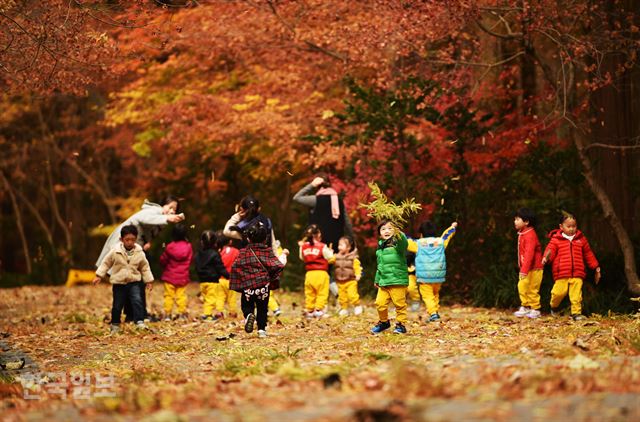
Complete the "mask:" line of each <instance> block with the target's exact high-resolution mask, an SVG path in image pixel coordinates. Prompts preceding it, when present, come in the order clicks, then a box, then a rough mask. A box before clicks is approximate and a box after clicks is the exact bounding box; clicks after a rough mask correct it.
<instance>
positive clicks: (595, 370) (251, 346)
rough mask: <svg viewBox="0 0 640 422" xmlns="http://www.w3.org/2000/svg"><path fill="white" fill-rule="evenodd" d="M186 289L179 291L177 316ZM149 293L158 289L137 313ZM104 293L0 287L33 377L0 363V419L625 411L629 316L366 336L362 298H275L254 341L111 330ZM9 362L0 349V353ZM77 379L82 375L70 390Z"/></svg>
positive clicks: (368, 317) (463, 313) (454, 321)
mask: <svg viewBox="0 0 640 422" xmlns="http://www.w3.org/2000/svg"><path fill="white" fill-rule="evenodd" d="M196 293H197V286H196V285H192V286H190V287H189V296H190V302H189V310H190V313H191V315H193V316H197V315H199V312H200V306H201V305H200V303H199V301H198V299H197V298H196ZM161 297H162V289H161V286H160V285H159V284H158V285H156V288H155V290H154V291H153V292H152V299H151V301H150V302H151V303H152V308H154V307H156V306H158V305H159V304H160V303H161ZM110 299H111V295H110V290H109V289H108V288H106V287H105V286H99V287H92V286H80V287H75V288H72V289H65V288H63V287H24V288H19V289H7V290H0V332H1V333H5V334H4V336H5V337H6V338H5V339H4V340H3V341H5V342H6V343H7V344H8V345H10V347H11V348H12V350H20V351H21V352H23V353H25V354H27V355H28V357H30V358H31V359H33V361H34V362H35V363H34V365H35V364H37V366H38V368H39V370H40V371H41V373H42V374H45V375H46V376H48V377H49V378H46V376H45V379H44V381H48V382H49V384H47V383H43V384H41V385H33V384H29V382H28V380H29V374H30V373H31V372H23V371H21V370H13V371H12V370H7V371H3V372H1V374H2V376H1V378H0V399H1V402H0V414H1V415H2V417H1V419H3V420H37V419H40V418H42V419H50V418H51V417H54V418H56V419H71V420H74V419H77V420H80V419H82V420H85V419H92V420H111V419H113V418H114V417H117V418H121V419H123V420H134V419H135V420H138V419H140V417H141V416H144V417H147V418H149V420H162V421H167V420H178V415H181V416H182V417H184V418H186V419H188V420H211V419H212V418H215V419H217V420H273V421H279V420H308V421H311V420H314V421H315V420H345V421H346V420H429V421H431V420H454V419H457V420H460V419H464V420H487V419H499V420H513V418H516V419H517V420H527V419H528V420H556V419H560V418H566V417H570V418H571V419H572V420H596V419H597V420H638V419H639V418H640V318H638V316H609V317H592V318H590V319H588V320H586V321H581V322H573V321H570V320H569V319H568V318H566V317H563V318H551V317H545V318H541V319H539V320H520V319H516V318H515V317H512V316H511V314H510V313H507V312H504V311H500V310H489V309H478V308H468V307H450V308H444V309H443V310H442V315H443V317H444V318H443V322H442V323H439V324H433V323H432V324H426V323H424V322H423V321H422V318H421V314H410V322H409V324H408V329H409V333H408V334H407V335H394V334H391V333H388V334H387V333H384V334H382V335H379V336H373V335H370V334H368V329H369V328H370V326H371V325H372V324H373V323H375V321H376V316H375V315H376V314H375V310H374V309H373V308H372V307H371V306H368V307H367V308H366V312H365V314H364V315H361V316H359V317H354V316H351V317H347V318H340V317H337V316H331V317H329V318H324V319H320V320H311V321H309V320H306V319H304V318H302V316H301V312H300V307H299V306H298V305H297V304H300V303H301V302H302V296H301V295H300V294H299V293H285V294H282V295H281V301H282V305H283V310H284V313H283V315H281V316H280V318H279V320H278V321H275V320H274V319H273V318H272V320H271V321H270V326H269V328H268V332H269V336H268V338H266V339H258V338H257V336H256V335H255V333H253V334H246V333H244V331H243V330H242V325H241V322H240V321H239V320H229V319H225V320H222V321H218V322H215V323H201V322H199V321H196V320H193V321H173V322H160V323H153V324H151V326H152V331H145V332H137V331H135V330H134V329H133V328H132V327H130V326H127V327H126V328H125V330H124V333H122V334H118V335H114V336H111V335H109V334H108V324H107V322H105V320H108V314H109V308H110ZM369 305H370V304H369ZM231 334H233V335H231ZM5 348H7V347H5ZM11 359H12V358H11V355H9V354H8V353H6V352H5V353H2V354H0V362H3V363H9V364H10V365H11V364H13V362H8V361H10V360H11ZM24 374H27V375H26V376H25V375H24ZM52 374H64V375H66V377H65V382H64V385H63V386H59V388H58V389H54V388H52V384H55V383H54V382H53V381H54V379H55V377H54V376H53V375H52ZM78 374H80V375H83V376H88V377H89V378H90V382H89V383H88V384H83V385H84V386H85V387H87V388H86V390H82V391H83V392H84V393H85V394H82V392H81V391H80V388H81V383H80V382H79V378H73V377H74V376H76V377H78ZM106 375H111V376H113V380H114V383H113V384H109V385H108V386H107V387H108V388H107V389H106V390H104V389H103V390H99V389H98V388H97V387H98V385H96V381H95V379H96V376H106ZM25 386H26V387H27V389H26V390H25V389H24V388H23V387H25ZM99 392H102V393H111V394H102V395H104V396H109V395H113V396H114V397H98V396H99V395H100V394H98V393H99ZM27 393H33V394H34V395H36V394H37V396H38V397H37V399H24V396H25V394H27ZM389 418H390V419H389Z"/></svg>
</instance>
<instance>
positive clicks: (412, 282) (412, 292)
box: [407, 274, 420, 302]
mask: <svg viewBox="0 0 640 422" xmlns="http://www.w3.org/2000/svg"><path fill="white" fill-rule="evenodd" d="M416 280H417V277H416V275H415V274H409V286H408V287H407V293H409V299H411V300H413V301H414V302H419V301H420V292H419V291H418V283H417V282H416Z"/></svg>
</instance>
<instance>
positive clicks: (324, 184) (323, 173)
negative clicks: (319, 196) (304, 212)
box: [316, 172, 331, 188]
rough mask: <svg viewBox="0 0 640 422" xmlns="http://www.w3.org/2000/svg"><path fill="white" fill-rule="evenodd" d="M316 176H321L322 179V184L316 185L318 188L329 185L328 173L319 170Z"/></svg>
mask: <svg viewBox="0 0 640 422" xmlns="http://www.w3.org/2000/svg"><path fill="white" fill-rule="evenodd" d="M316 177H322V180H324V181H323V182H322V184H321V185H320V186H318V187H319V188H328V187H329V186H331V179H329V175H328V174H327V173H325V172H320V173H318V174H316Z"/></svg>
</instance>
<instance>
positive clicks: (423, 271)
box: [416, 221, 458, 322]
mask: <svg viewBox="0 0 640 422" xmlns="http://www.w3.org/2000/svg"><path fill="white" fill-rule="evenodd" d="M457 226H458V223H456V222H454V223H453V224H451V226H450V227H449V228H448V229H447V230H445V231H444V233H442V236H440V237H436V226H435V225H434V224H433V223H432V222H430V221H425V222H424V223H422V224H421V225H420V239H418V241H417V242H416V243H417V249H418V250H417V252H416V278H417V280H416V281H417V283H418V289H419V290H420V296H422V299H423V300H424V304H425V305H426V307H427V313H428V314H429V321H430V322H435V321H440V315H439V314H438V309H439V307H440V287H442V283H444V280H445V276H446V274H447V259H446V256H445V253H444V250H445V249H446V248H447V246H448V245H449V241H450V240H451V238H452V237H453V236H454V235H455V233H456V227H457Z"/></svg>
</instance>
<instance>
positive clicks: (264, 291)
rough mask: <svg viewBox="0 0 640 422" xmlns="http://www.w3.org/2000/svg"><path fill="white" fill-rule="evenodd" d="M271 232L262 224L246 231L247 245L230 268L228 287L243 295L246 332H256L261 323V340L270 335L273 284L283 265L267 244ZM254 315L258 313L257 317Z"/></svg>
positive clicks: (241, 304) (242, 304)
mask: <svg viewBox="0 0 640 422" xmlns="http://www.w3.org/2000/svg"><path fill="white" fill-rule="evenodd" d="M268 234H269V233H268V231H267V228H266V226H265V225H264V224H263V223H262V222H257V223H256V224H254V225H252V226H251V227H249V228H248V229H247V230H245V231H244V236H245V237H246V240H247V242H248V244H247V246H246V247H245V248H243V249H241V250H240V254H239V255H238V258H237V259H236V261H235V262H234V263H233V266H232V268H231V279H230V282H229V288H231V289H232V290H235V291H237V292H240V307H241V309H242V313H243V314H244V317H245V325H244V330H245V331H246V332H247V333H251V332H253V325H254V323H255V322H256V321H257V323H258V337H261V338H263V337H266V336H267V331H266V330H267V314H268V303H269V290H270V284H272V283H273V284H274V285H275V284H277V283H278V281H279V278H280V274H281V273H282V270H283V269H284V264H283V263H282V262H281V261H280V259H278V258H277V257H276V256H275V254H274V253H273V249H272V248H271V247H270V246H267V245H266V241H267V236H268ZM254 312H255V314H254Z"/></svg>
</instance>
